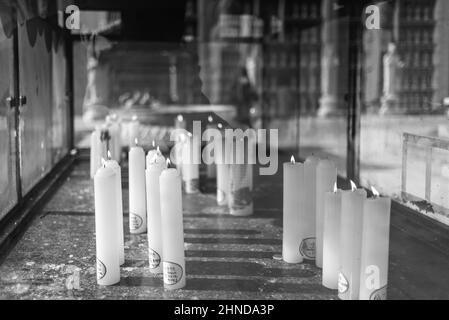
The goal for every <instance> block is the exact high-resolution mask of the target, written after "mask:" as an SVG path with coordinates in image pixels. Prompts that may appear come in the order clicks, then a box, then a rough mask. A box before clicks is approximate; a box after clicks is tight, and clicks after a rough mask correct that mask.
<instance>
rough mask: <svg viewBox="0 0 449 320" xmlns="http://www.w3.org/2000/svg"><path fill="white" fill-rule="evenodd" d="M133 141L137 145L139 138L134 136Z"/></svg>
mask: <svg viewBox="0 0 449 320" xmlns="http://www.w3.org/2000/svg"><path fill="white" fill-rule="evenodd" d="M134 143H135V145H136V146H137V145H138V144H139V140H138V139H137V138H134Z"/></svg>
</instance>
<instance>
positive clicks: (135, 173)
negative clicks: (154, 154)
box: [128, 146, 147, 234]
mask: <svg viewBox="0 0 449 320" xmlns="http://www.w3.org/2000/svg"><path fill="white" fill-rule="evenodd" d="M128 159H129V168H128V169H129V230H130V232H131V233H134V234H136V233H143V232H145V231H146V230H147V215H146V199H145V197H146V194H145V152H144V151H143V149H142V148H141V147H138V146H134V147H132V148H131V149H130V151H129V156H128Z"/></svg>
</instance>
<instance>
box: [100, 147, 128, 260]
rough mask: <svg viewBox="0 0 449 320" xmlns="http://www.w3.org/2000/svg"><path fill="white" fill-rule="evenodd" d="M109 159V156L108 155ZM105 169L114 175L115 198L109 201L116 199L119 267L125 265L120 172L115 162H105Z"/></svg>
mask: <svg viewBox="0 0 449 320" xmlns="http://www.w3.org/2000/svg"><path fill="white" fill-rule="evenodd" d="M108 156H109V158H110V156H111V154H110V153H108ZM105 166H106V168H111V169H112V170H114V173H115V181H114V183H115V186H116V196H115V197H114V198H111V199H116V202H117V204H116V208H117V228H118V232H117V237H118V241H119V245H118V247H117V250H118V252H119V260H120V265H122V264H124V263H125V249H124V236H123V202H122V170H121V169H120V166H119V164H118V163H117V161H115V160H112V159H110V160H107V161H106V162H105Z"/></svg>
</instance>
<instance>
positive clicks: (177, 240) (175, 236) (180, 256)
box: [159, 168, 186, 289]
mask: <svg viewBox="0 0 449 320" xmlns="http://www.w3.org/2000/svg"><path fill="white" fill-rule="evenodd" d="M159 184H160V199H161V200H160V205H161V217H162V219H161V223H162V252H163V273H164V276H163V278H164V288H166V289H179V288H182V287H184V286H185V284H186V275H185V256H184V226H183V215H182V192H181V178H180V176H179V173H178V171H177V170H176V169H173V168H170V169H166V170H164V171H162V173H161V175H160V177H159Z"/></svg>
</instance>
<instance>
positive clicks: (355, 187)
mask: <svg viewBox="0 0 449 320" xmlns="http://www.w3.org/2000/svg"><path fill="white" fill-rule="evenodd" d="M349 181H351V190H352V191H355V190H357V185H356V184H355V183H354V181H352V180H349Z"/></svg>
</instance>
